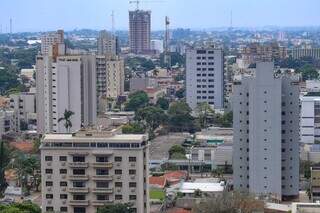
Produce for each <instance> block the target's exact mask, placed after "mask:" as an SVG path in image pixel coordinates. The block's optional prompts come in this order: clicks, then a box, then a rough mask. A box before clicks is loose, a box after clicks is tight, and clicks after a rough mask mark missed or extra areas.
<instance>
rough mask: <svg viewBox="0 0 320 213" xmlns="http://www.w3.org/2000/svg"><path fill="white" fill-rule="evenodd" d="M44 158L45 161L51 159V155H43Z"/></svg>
mask: <svg viewBox="0 0 320 213" xmlns="http://www.w3.org/2000/svg"><path fill="white" fill-rule="evenodd" d="M44 159H45V161H52V156H45V157H44Z"/></svg>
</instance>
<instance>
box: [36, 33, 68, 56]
mask: <svg viewBox="0 0 320 213" xmlns="http://www.w3.org/2000/svg"><path fill="white" fill-rule="evenodd" d="M63 43H64V32H63V30H58V31H57V32H52V33H46V34H44V35H43V36H41V54H42V55H48V54H50V52H51V51H52V48H51V47H52V45H54V44H63Z"/></svg>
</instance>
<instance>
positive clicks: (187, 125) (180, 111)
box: [168, 101, 198, 132]
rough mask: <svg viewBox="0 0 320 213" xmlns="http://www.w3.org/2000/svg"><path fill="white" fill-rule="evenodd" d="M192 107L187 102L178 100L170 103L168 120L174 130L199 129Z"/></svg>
mask: <svg viewBox="0 0 320 213" xmlns="http://www.w3.org/2000/svg"><path fill="white" fill-rule="evenodd" d="M190 113H191V108H190V107H189V106H188V104H187V103H186V102H183V101H177V102H174V103H172V104H171V105H170V107H169V109H168V122H169V127H170V129H171V130H172V131H177V132H181V131H189V132H194V131H196V130H197V129H198V127H197V126H196V125H195V122H194V119H193V117H192V116H191V114H190Z"/></svg>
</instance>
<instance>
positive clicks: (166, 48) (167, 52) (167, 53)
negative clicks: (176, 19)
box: [163, 16, 171, 70]
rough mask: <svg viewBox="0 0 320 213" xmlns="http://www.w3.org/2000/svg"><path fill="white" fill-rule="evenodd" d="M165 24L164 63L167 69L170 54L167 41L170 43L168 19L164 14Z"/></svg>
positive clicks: (168, 68) (169, 65)
mask: <svg viewBox="0 0 320 213" xmlns="http://www.w3.org/2000/svg"><path fill="white" fill-rule="evenodd" d="M165 26H166V31H165V38H164V58H163V60H164V64H165V67H166V68H167V70H170V69H171V55H170V51H169V43H170V41H169V40H170V29H169V26H170V20H169V17H168V16H166V18H165Z"/></svg>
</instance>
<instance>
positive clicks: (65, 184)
mask: <svg viewBox="0 0 320 213" xmlns="http://www.w3.org/2000/svg"><path fill="white" fill-rule="evenodd" d="M60 186H68V183H67V182H65V181H61V182H60Z"/></svg>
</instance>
